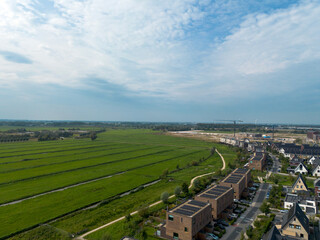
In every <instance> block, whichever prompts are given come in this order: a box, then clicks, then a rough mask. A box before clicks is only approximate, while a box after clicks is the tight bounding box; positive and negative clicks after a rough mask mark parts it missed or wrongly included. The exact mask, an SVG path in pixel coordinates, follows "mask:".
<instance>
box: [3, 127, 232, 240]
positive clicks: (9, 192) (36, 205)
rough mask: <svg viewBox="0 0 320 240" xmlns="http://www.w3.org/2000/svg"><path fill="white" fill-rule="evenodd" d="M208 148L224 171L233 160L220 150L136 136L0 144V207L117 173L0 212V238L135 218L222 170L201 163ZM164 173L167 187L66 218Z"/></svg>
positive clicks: (122, 133)
mask: <svg viewBox="0 0 320 240" xmlns="http://www.w3.org/2000/svg"><path fill="white" fill-rule="evenodd" d="M213 146H215V147H216V148H217V149H218V150H219V151H220V153H221V154H223V155H224V157H225V160H226V162H227V164H228V163H229V162H232V161H233V160H234V159H235V157H236V153H235V152H234V151H233V150H232V149H231V148H229V147H228V146H225V145H220V144H213V143H210V142H205V141H201V140H194V139H190V138H181V137H173V136H168V135H165V134H161V133H159V132H153V131H151V130H136V129H134V130H110V131H107V132H104V133H101V134H99V135H98V138H97V140H95V141H91V140H89V139H79V140H66V141H50V142H19V143H3V144H0V191H1V193H2V194H1V195H0V202H8V201H11V200H14V199H20V198H23V197H26V196H32V195H35V194H39V193H42V192H47V191H50V190H52V189H57V188H60V187H64V186H69V185H72V184H75V183H79V182H83V181H87V180H90V179H96V178H100V177H104V176H108V175H111V174H115V173H120V172H124V173H122V174H120V175H116V176H113V177H110V178H106V179H101V180H97V181H95V182H91V183H87V184H83V185H80V186H77V187H73V188H69V189H67V190H64V191H60V192H55V193H50V194H47V195H44V196H40V197H37V198H34V199H30V200H26V201H23V202H21V203H17V204H14V205H8V206H3V207H0V222H1V223H2V227H1V228H0V238H1V237H4V236H8V235H10V234H14V233H15V232H18V231H21V230H24V229H27V228H30V227H33V226H36V225H37V224H40V223H44V222H47V221H50V220H51V219H54V218H57V217H61V216H62V215H65V214H68V215H67V216H66V217H63V218H60V219H59V220H58V221H55V222H54V223H53V224H52V225H54V227H55V228H53V229H56V228H57V229H62V230H63V231H66V232H69V233H79V232H83V231H86V230H88V229H92V228H94V227H97V226H99V225H101V224H103V223H105V222H108V221H110V220H112V219H115V218H117V217H119V216H122V215H124V214H126V213H128V212H131V211H134V210H136V209H137V208H139V207H140V206H141V204H147V203H152V202H154V201H157V200H158V199H159V197H160V194H161V193H162V192H163V191H168V192H170V193H173V190H174V188H175V187H176V186H177V185H181V184H182V182H184V181H186V182H189V181H190V180H191V178H193V177H194V176H197V175H199V174H202V173H207V172H212V171H216V170H218V169H220V168H221V167H222V162H221V159H220V157H219V156H218V155H217V154H215V155H214V156H213V157H211V158H209V159H207V160H205V161H202V162H201V161H200V159H204V158H207V157H208V156H209V155H210V150H211V148H212V147H213ZM25 159H29V160H27V161H26V160H25ZM194 162H198V163H197V164H194ZM194 165H196V166H194ZM2 167H3V168H2ZM165 169H168V170H169V171H170V172H171V171H174V172H173V173H170V174H169V176H168V178H167V180H161V181H160V182H159V183H157V184H155V185H152V186H149V187H146V188H145V189H143V190H141V191H138V192H136V193H133V194H130V195H128V196H125V197H123V198H120V199H116V200H113V201H111V202H109V203H107V202H105V204H103V205H100V206H99V207H96V208H92V209H88V210H83V211H77V212H75V213H73V214H70V213H71V212H72V211H75V210H77V209H81V208H83V207H85V206H88V205H91V204H93V203H96V202H100V201H104V200H106V199H109V198H112V197H114V196H116V195H118V194H120V193H123V192H126V191H129V190H131V189H134V188H136V187H138V186H140V185H141V184H145V183H148V182H151V181H154V180H157V179H159V176H160V175H161V174H162V172H163V171H164V170H165ZM168 179H170V181H168ZM10 182H11V183H10ZM39 229H40V230H39ZM47 230H48V229H46V230H45V231H43V228H36V229H34V230H30V231H29V232H27V233H24V236H28V234H29V233H30V234H31V235H30V236H32V235H33V236H35V235H39V234H40V235H41V232H45V233H46V234H48V232H51V231H52V228H50V231H47ZM23 238H27V237H23ZM30 239H32V238H30Z"/></svg>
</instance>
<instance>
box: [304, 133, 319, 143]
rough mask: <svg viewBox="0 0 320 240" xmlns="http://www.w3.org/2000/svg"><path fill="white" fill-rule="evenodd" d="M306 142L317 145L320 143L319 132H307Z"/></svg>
mask: <svg viewBox="0 0 320 240" xmlns="http://www.w3.org/2000/svg"><path fill="white" fill-rule="evenodd" d="M307 141H308V142H314V143H319V142H320V132H318V131H309V132H307Z"/></svg>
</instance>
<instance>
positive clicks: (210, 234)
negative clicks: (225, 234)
mask: <svg viewBox="0 0 320 240" xmlns="http://www.w3.org/2000/svg"><path fill="white" fill-rule="evenodd" d="M207 236H209V237H210V238H211V239H214V240H218V239H219V237H218V236H216V235H214V234H213V233H207V234H206V239H207Z"/></svg>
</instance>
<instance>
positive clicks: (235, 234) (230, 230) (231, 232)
mask: <svg viewBox="0 0 320 240" xmlns="http://www.w3.org/2000/svg"><path fill="white" fill-rule="evenodd" d="M268 187H269V184H268V183H262V184H261V185H260V188H259V190H258V191H257V194H256V196H255V197H254V199H253V201H252V204H251V206H250V207H248V208H247V210H246V211H245V212H244V213H242V215H241V216H240V217H239V218H238V220H237V221H236V222H235V223H234V225H232V226H229V227H227V228H226V233H225V234H224V235H223V237H222V238H221V239H222V240H228V239H232V240H237V239H240V236H241V232H242V231H243V232H245V231H246V229H247V227H248V226H249V225H251V223H252V222H253V220H254V219H255V218H256V217H257V215H258V214H259V213H261V211H260V210H259V208H260V206H261V204H262V202H263V200H264V199H265V197H266V194H267V191H268Z"/></svg>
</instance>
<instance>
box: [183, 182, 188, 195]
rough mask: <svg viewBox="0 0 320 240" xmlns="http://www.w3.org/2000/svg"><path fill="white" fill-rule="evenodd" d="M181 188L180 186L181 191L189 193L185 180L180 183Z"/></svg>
mask: <svg viewBox="0 0 320 240" xmlns="http://www.w3.org/2000/svg"><path fill="white" fill-rule="evenodd" d="M181 188H182V192H183V193H184V194H186V195H188V194H189V187H188V184H187V183H186V182H184V183H182V185H181Z"/></svg>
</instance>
